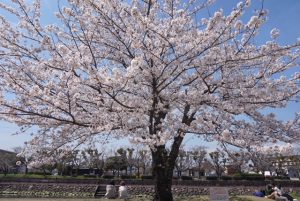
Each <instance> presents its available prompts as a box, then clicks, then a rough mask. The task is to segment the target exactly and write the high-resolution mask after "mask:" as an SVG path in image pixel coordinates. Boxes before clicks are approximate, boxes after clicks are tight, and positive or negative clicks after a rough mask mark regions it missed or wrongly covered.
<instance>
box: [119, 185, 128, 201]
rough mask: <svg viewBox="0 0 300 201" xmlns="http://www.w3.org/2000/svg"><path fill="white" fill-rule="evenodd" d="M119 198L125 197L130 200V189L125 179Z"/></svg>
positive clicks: (120, 188)
mask: <svg viewBox="0 0 300 201" xmlns="http://www.w3.org/2000/svg"><path fill="white" fill-rule="evenodd" d="M119 198H120V199H124V200H128V198H129V194H128V189H127V186H126V185H125V182H124V181H121V182H120V187H119Z"/></svg>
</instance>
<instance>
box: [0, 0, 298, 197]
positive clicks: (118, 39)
mask: <svg viewBox="0 0 300 201" xmlns="http://www.w3.org/2000/svg"><path fill="white" fill-rule="evenodd" d="M212 3H213V1H212V0H207V1H197V0H189V1H184V0H132V1H124V0H123V1H122V0H87V1H80V0H68V1H67V3H64V4H63V5H60V6H59V10H58V12H57V13H56V16H57V19H58V23H56V24H49V25H44V24H43V23H42V22H41V2H40V1H39V0H33V1H32V3H31V4H29V3H28V2H26V1H24V0H11V3H10V4H9V5H8V4H5V3H0V7H1V9H2V10H3V9H4V10H5V11H6V12H8V13H10V15H13V16H14V19H17V21H18V23H17V24H16V23H12V22H10V21H9V20H8V19H6V18H5V17H3V16H1V17H0V28H1V32H0V86H1V88H0V114H1V119H4V120H7V121H10V122H15V123H17V124H18V125H20V126H21V130H22V129H27V128H30V127H37V130H38V132H37V133H36V134H35V137H34V138H33V139H32V141H31V142H30V144H31V145H32V146H31V147H32V149H35V148H37V149H39V148H40V147H42V148H44V149H46V150H49V154H50V153H51V151H50V150H55V149H59V148H61V147H65V146H67V147H68V148H72V147H73V148H74V147H77V146H79V145H81V144H84V143H85V144H87V145H89V144H93V143H96V142H101V141H102V140H106V139H108V138H110V137H115V138H123V137H128V138H130V140H131V141H132V142H135V143H142V144H146V145H148V146H149V147H150V149H151V153H152V170H153V175H154V178H155V196H154V200H157V201H158V200H160V201H162V200H163V201H171V200H173V197H172V191H171V185H172V173H173V169H174V166H175V161H176V158H177V156H178V153H179V148H180V145H181V143H182V141H183V139H184V137H185V135H186V134H187V133H194V134H196V135H199V136H204V137H205V138H206V139H207V140H218V141H222V142H223V143H230V144H234V145H238V146H241V147H243V146H246V145H247V143H249V142H251V143H263V142H267V141H273V140H275V139H276V140H282V141H294V140H296V139H298V138H299V121H298V122H297V124H293V123H288V124H284V123H283V122H281V121H278V120H276V118H275V116H274V115H264V113H262V109H264V108H269V107H271V108H277V107H284V106H286V104H287V103H288V102H289V100H294V99H295V98H297V95H299V79H300V74H299V73H295V74H291V73H289V74H284V72H286V71H287V70H289V69H291V68H293V67H294V66H296V65H297V62H298V58H299V45H300V42H295V43H294V44H290V45H280V44H278V42H277V38H278V37H279V30H277V29H273V30H271V38H270V40H269V41H267V42H266V43H265V44H262V45H256V44H255V43H254V41H255V40H254V39H255V38H256V36H257V35H258V32H259V29H260V27H261V26H262V25H263V23H264V22H265V21H266V15H267V12H266V11H265V10H263V9H260V10H258V11H257V12H256V13H254V16H252V17H251V18H250V19H249V20H245V19H242V15H243V13H244V11H245V9H246V8H247V7H248V6H249V5H250V0H244V1H242V2H240V3H238V4H237V6H236V7H235V8H234V9H233V11H232V12H231V13H230V14H229V15H225V14H224V13H223V11H222V10H221V9H220V10H219V11H216V12H215V13H214V14H213V15H212V16H209V17H207V18H203V19H200V17H201V16H203V15H201V11H203V9H204V10H205V8H206V7H208V6H210V5H211V4H212ZM289 72H292V70H291V71H289ZM241 115H242V116H243V117H245V118H236V117H237V116H241ZM297 129H298V130H297ZM168 142H169V144H170V147H169V148H168V149H169V150H170V151H169V152H168V151H167V143H168Z"/></svg>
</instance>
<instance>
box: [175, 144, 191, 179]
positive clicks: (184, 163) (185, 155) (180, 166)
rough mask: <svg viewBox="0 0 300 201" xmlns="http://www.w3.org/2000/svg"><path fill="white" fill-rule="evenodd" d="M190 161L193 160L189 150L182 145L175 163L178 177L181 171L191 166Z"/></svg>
mask: <svg viewBox="0 0 300 201" xmlns="http://www.w3.org/2000/svg"><path fill="white" fill-rule="evenodd" d="M192 162H193V160H192V157H191V155H190V154H189V151H188V150H185V149H184V148H183V147H182V148H180V150H179V154H178V157H177V159H176V164H175V169H176V171H177V177H178V178H181V176H182V172H185V171H187V170H189V169H190V168H191V167H192ZM188 176H189V175H188Z"/></svg>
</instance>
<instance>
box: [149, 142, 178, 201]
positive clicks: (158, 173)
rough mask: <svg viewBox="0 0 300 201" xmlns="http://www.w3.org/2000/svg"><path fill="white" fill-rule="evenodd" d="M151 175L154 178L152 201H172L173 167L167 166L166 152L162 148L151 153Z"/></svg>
mask: <svg viewBox="0 0 300 201" xmlns="http://www.w3.org/2000/svg"><path fill="white" fill-rule="evenodd" d="M152 157H153V161H152V173H153V176H154V184H155V186H154V190H155V195H154V198H153V201H173V196H172V175H173V170H174V166H172V165H170V164H168V162H167V161H168V160H166V159H167V151H166V150H165V148H164V147H160V148H158V149H157V150H156V151H155V152H152Z"/></svg>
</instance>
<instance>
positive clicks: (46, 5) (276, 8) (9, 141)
mask: <svg viewBox="0 0 300 201" xmlns="http://www.w3.org/2000/svg"><path fill="white" fill-rule="evenodd" d="M27 1H28V2H30V0H27ZM1 2H4V3H7V2H10V0H1ZM56 2H57V1H54V0H43V3H42V18H43V19H42V23H43V24H48V23H54V22H55V19H54V16H53V13H54V12H55V10H56V9H57V4H56ZM238 2H239V1H238V0H216V3H215V5H214V6H212V7H211V8H210V9H208V10H205V11H204V12H206V13H205V14H204V15H207V14H208V13H213V12H214V11H215V10H216V9H219V8H222V9H223V10H224V13H225V14H229V13H230V11H231V10H232V8H234V7H235V5H236V4H237V3H238ZM261 6H262V1H261V0H252V4H251V7H250V8H249V9H248V10H247V11H246V13H245V16H244V20H247V19H249V18H250V16H251V15H252V14H253V13H254V11H255V9H260V8H261ZM263 6H264V8H266V9H268V10H269V17H268V21H267V22H266V23H265V25H264V26H263V28H262V29H261V31H260V35H259V36H258V37H257V39H256V43H257V44H261V43H264V42H265V41H268V40H270V31H271V29H272V28H274V27H276V28H278V29H279V30H280V38H279V39H278V40H279V42H280V43H281V44H288V43H293V42H295V41H296V40H297V38H300V12H299V11H300V1H299V0H284V1H283V0H265V1H264V4H263ZM0 15H4V16H6V17H9V16H8V15H7V14H6V13H4V12H3V11H2V10H0ZM10 19H11V20H13V21H14V19H13V18H10ZM294 71H298V72H300V68H299V67H296V68H295V69H294ZM273 112H275V113H276V115H277V117H278V118H279V119H281V120H288V119H291V118H293V116H294V113H295V112H300V103H291V104H289V105H288V107H287V108H284V109H276V110H275V111H273ZM17 130H18V127H17V126H16V125H14V124H11V123H8V122H5V121H0V149H8V150H11V149H12V148H13V147H16V146H22V145H23V144H24V141H26V140H29V139H30V135H29V134H28V133H27V134H26V133H25V134H20V135H12V134H13V133H15V132H16V131H17ZM195 139H196V140H195ZM122 143H124V141H120V142H116V144H122ZM199 143H201V141H200V140H198V139H197V138H194V137H192V136H187V138H186V139H185V144H186V145H188V146H195V145H199ZM206 146H207V144H206ZM212 146H214V145H212Z"/></svg>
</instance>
